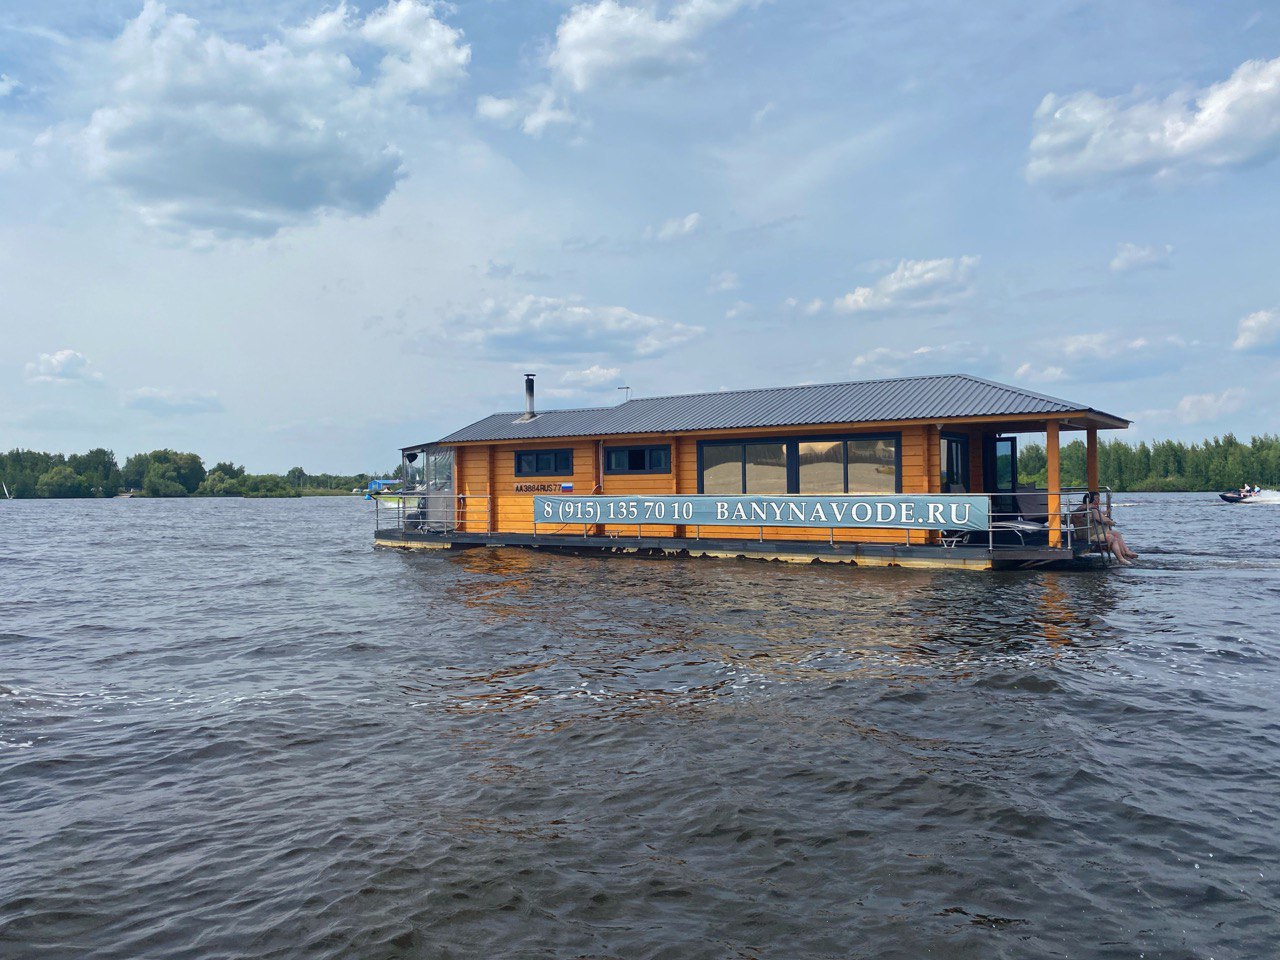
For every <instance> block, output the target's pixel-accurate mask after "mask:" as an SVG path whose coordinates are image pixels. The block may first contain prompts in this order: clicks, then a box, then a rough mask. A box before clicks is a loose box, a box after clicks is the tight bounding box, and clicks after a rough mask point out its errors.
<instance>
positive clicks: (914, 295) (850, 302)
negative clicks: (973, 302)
mask: <svg viewBox="0 0 1280 960" xmlns="http://www.w3.org/2000/svg"><path fill="white" fill-rule="evenodd" d="M978 259H979V258H978V257H946V258H943V259H940V260H902V261H900V262H899V263H898V265H897V267H895V268H894V269H893V271H892V272H890V273H887V274H885V275H884V276H883V277H881V278H880V279H879V280H877V281H876V282H875V283H874V284H872V285H871V286H869V287H858V288H857V289H856V290H854V291H853V292H852V293H846V294H845V295H844V296H843V297H837V298H836V299H835V300H834V301H833V302H832V304H831V306H832V308H833V309H835V310H836V311H838V312H840V313H857V312H861V311H884V310H895V309H903V310H940V309H945V308H946V307H949V306H951V305H953V304H955V303H956V302H958V301H960V300H963V299H964V298H966V297H968V296H970V295H971V294H972V293H973V279H972V278H973V268H974V267H976V266H977V265H978Z"/></svg>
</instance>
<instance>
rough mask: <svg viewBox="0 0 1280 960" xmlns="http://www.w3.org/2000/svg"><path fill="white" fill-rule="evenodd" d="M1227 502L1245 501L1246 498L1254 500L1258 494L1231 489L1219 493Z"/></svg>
mask: <svg viewBox="0 0 1280 960" xmlns="http://www.w3.org/2000/svg"><path fill="white" fill-rule="evenodd" d="M1218 496H1220V497H1221V498H1222V499H1223V500H1225V501H1227V503H1243V502H1244V501H1245V500H1252V499H1254V498H1255V497H1257V496H1258V494H1256V493H1241V492H1240V491H1239V490H1230V491H1228V492H1227V493H1220V494H1218Z"/></svg>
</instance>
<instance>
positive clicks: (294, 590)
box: [0, 497, 1280, 958]
mask: <svg viewBox="0 0 1280 960" xmlns="http://www.w3.org/2000/svg"><path fill="white" fill-rule="evenodd" d="M1130 502H1131V501H1130V500H1129V499H1128V498H1126V499H1125V505H1124V506H1122V507H1120V508H1118V509H1117V519H1118V520H1119V521H1120V523H1121V524H1122V526H1123V527H1124V530H1125V534H1126V537H1127V539H1128V540H1129V541H1130V542H1131V543H1134V544H1135V546H1136V548H1137V549H1138V550H1139V551H1140V552H1141V553H1142V554H1143V556H1144V561H1143V562H1142V563H1141V564H1140V565H1139V566H1138V567H1135V568H1132V569H1126V570H1124V571H1113V572H1111V573H1107V574H1096V573H1087V574H1075V573H1071V574H1068V573H1049V572H1040V573H1009V574H1005V573H998V574H981V573H972V572H950V571H942V572H930V571H914V570H881V569H875V570H864V569H858V568H852V567H842V566H834V565H831V566H822V565H819V566H813V567H796V566H792V565H785V564H763V563H752V562H741V561H701V560H697V561H695V560H673V561H660V560H645V559H637V558H625V557H609V558H587V557H572V556H559V555H553V554H540V553H533V552H529V551H520V550H493V551H486V550H477V551H467V552H460V553H449V554H429V555H412V554H400V553H392V552H374V551H372V550H371V549H370V548H369V541H370V537H371V530H370V524H369V518H368V517H367V516H366V515H365V514H364V512H363V508H362V505H361V504H359V503H353V502H349V501H320V502H314V501H308V502H303V503H295V504H287V503H286V504H271V503H251V502H245V503H231V502H225V503H187V504H181V503H161V502H146V501H135V502H121V503H114V502H109V503H78V504H70V505H62V504H58V505H54V504H39V503H30V502H28V503H18V504H17V505H16V507H15V508H14V509H12V510H7V506H12V505H0V507H6V512H3V513H0V525H2V526H3V529H2V531H0V532H3V533H4V535H5V536H4V539H3V543H5V544H6V545H7V546H6V547H5V548H4V550H6V551H7V555H5V556H0V571H2V572H3V575H4V576H5V577H6V578H7V584H11V586H10V588H9V590H8V591H7V592H6V593H0V651H2V652H3V654H4V660H3V664H4V671H5V672H4V673H3V674H0V955H3V956H5V957H6V958H8V957H10V956H12V957H17V958H25V957H35V956H76V957H113V958H115V957H118V958H133V957H139V956H147V957H192V956H200V957H216V956H225V957H293V956H297V955H300V954H306V955H313V956H321V957H343V958H346V957H370V958H375V957H376V958H386V957H431V958H435V957H455V956H456V957H470V956H485V957H539V956H542V957H600V958H603V957H628V958H632V957H638V958H644V957H668V956H679V957H682V958H684V957H707V958H721V957H729V956H743V957H746V956H787V957H845V956H850V955H851V954H852V955H869V956H877V957H904V958H907V957H910V958H916V957H921V956H931V955H932V956H947V957H961V958H963V957H974V958H978V957H981V958H989V957H1009V958H1015V957H1016V958H1023V957H1041V956H1044V957H1049V956H1090V957H1110V956H1115V957H1133V956H1137V955H1145V956H1148V957H1177V958H1183V957H1189V956H1197V957H1198V956H1216V957H1257V956H1266V955H1269V952H1270V951H1271V950H1272V947H1273V946H1274V943H1275V942H1276V940H1277V938H1278V935H1280V929H1278V928H1277V923H1276V918H1277V916H1280V890H1278V889H1277V886H1276V881H1275V880H1274V879H1272V877H1271V872H1270V871H1271V867H1272V866H1273V864H1274V863H1275V862H1277V860H1280V845H1278V843H1277V840H1276V835H1275V830H1274V824H1275V822H1276V820H1277V817H1278V816H1280V801H1277V798H1276V793H1275V790H1274V784H1275V782H1276V780H1277V777H1280V733H1277V731H1280V724H1277V722H1276V713H1275V711H1276V708H1275V705H1274V701H1275V697H1274V690H1275V688H1276V684H1277V681H1278V680H1280V657H1277V651H1276V631H1275V628H1274V626H1273V624H1274V623H1275V622H1276V615H1277V613H1280V610H1277V609H1273V607H1274V606H1275V604H1276V602H1277V600H1276V598H1277V597H1280V579H1278V568H1280V548H1276V547H1274V546H1272V545H1271V543H1272V541H1271V539H1269V538H1268V537H1267V536H1266V530H1265V529H1262V528H1261V527H1257V526H1256V525H1257V524H1261V523H1263V518H1264V516H1265V511H1261V510H1257V511H1252V512H1247V511H1237V512H1236V513H1234V514H1232V513H1229V512H1222V511H1219V510H1217V509H1216V508H1215V507H1214V506H1213V505H1211V504H1209V503H1208V502H1201V501H1199V500H1196V499H1194V498H1181V499H1177V498H1174V499H1167V498H1158V497H1156V498H1152V497H1148V498H1134V500H1133V501H1132V504H1133V505H1132V506H1129V505H1128V504H1129V503H1130ZM1170 511H1175V512H1176V513H1177V515H1178V517H1179V519H1180V522H1181V525H1182V528H1184V529H1188V530H1195V531H1198V532H1197V534H1196V539H1195V540H1194V542H1182V543H1169V542H1163V543H1162V542H1161V541H1160V537H1161V536H1167V532H1168V530H1169V529H1170V525H1169V522H1168V517H1169V515H1170ZM1251 525H1254V526H1251ZM178 529H181V530H182V531H183V535H182V536H177V535H174V531H175V530H178ZM85 530H92V531H94V535H93V536H92V537H89V538H87V539H86V537H85V536H84V531H85ZM1241 543H1249V544H1251V547H1250V551H1249V555H1247V556H1246V555H1242V552H1241V550H1240V544H1241ZM1259 545H1260V546H1259ZM1242 571H1243V572H1246V573H1247V576H1248V577H1249V582H1248V583H1249V586H1248V590H1247V591H1246V590H1242V582H1241V579H1240V578H1241V573H1242Z"/></svg>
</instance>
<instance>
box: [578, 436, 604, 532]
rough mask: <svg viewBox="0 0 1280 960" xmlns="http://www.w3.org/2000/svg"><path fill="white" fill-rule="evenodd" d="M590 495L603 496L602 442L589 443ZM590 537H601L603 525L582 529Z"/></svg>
mask: <svg viewBox="0 0 1280 960" xmlns="http://www.w3.org/2000/svg"><path fill="white" fill-rule="evenodd" d="M591 493H592V494H593V495H594V494H599V495H600V496H604V441H603V440H592V441H591ZM583 529H584V530H586V531H587V532H588V533H589V535H590V536H593V537H603V536H604V524H602V523H596V524H592V525H591V526H590V527H584V528H583Z"/></svg>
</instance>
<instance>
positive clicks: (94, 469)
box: [67, 447, 120, 497]
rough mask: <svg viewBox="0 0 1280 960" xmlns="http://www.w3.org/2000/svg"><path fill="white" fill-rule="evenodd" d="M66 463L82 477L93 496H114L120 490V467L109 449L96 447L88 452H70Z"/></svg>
mask: <svg viewBox="0 0 1280 960" xmlns="http://www.w3.org/2000/svg"><path fill="white" fill-rule="evenodd" d="M67 465H68V466H69V467H71V469H72V470H74V471H75V472H76V473H78V474H79V475H80V476H81V477H83V478H84V480H85V482H86V483H88V484H89V486H90V487H91V488H92V490H93V493H94V496H98V497H114V496H115V495H116V494H117V493H119V492H120V468H119V467H118V466H117V465H116V455H115V454H114V453H112V452H111V451H110V450H106V449H104V448H102V447H96V448H95V449H93V450H90V451H89V452H88V453H76V454H72V455H71V456H69V457H67Z"/></svg>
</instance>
